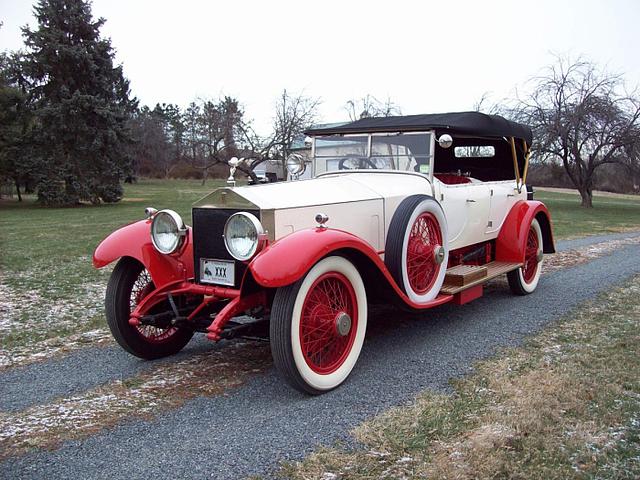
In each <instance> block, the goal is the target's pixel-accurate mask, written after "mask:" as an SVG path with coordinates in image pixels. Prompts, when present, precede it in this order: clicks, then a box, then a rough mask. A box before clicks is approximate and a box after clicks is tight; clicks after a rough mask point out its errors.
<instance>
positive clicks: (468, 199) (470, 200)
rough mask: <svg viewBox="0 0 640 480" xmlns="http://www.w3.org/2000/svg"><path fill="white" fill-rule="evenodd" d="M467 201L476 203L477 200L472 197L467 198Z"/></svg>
mask: <svg viewBox="0 0 640 480" xmlns="http://www.w3.org/2000/svg"><path fill="white" fill-rule="evenodd" d="M467 203H476V201H475V200H472V199H470V198H467Z"/></svg>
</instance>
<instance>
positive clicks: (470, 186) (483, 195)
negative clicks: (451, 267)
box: [439, 182, 490, 250]
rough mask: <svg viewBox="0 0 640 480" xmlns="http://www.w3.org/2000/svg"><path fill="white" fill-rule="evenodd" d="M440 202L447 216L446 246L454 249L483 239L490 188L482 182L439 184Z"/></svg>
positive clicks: (487, 216)
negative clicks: (447, 232) (447, 240)
mask: <svg viewBox="0 0 640 480" xmlns="http://www.w3.org/2000/svg"><path fill="white" fill-rule="evenodd" d="M439 193H440V195H439V197H440V198H439V200H440V204H441V205H442V208H443V210H444V213H445V217H446V218H447V226H448V229H449V234H448V239H449V248H450V249H451V250H454V249H456V248H460V247H463V246H466V245H471V244H474V243H478V242H481V241H483V240H484V239H485V229H486V226H487V221H488V218H489V210H490V196H489V194H490V189H489V187H488V186H487V185H485V184H484V183H481V182H479V183H465V184H460V185H446V184H443V183H440V192H439Z"/></svg>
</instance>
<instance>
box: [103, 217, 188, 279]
mask: <svg viewBox="0 0 640 480" xmlns="http://www.w3.org/2000/svg"><path fill="white" fill-rule="evenodd" d="M121 257H132V258H135V259H136V260H138V261H139V262H140V263H142V264H143V265H144V266H145V268H146V269H147V270H148V271H149V273H150V274H151V278H152V279H153V283H154V284H155V286H156V288H160V287H162V286H163V285H166V284H168V283H171V282H175V281H178V280H186V279H188V278H191V277H193V242H192V240H191V228H188V229H187V238H186V240H185V245H184V246H183V247H182V249H181V250H180V253H178V254H172V255H164V254H162V253H160V252H158V251H157V250H156V249H155V247H154V246H153V243H151V220H140V221H139V222H135V223H131V224H129V225H126V226H124V227H122V228H120V229H118V230H116V231H115V232H113V233H112V234H111V235H109V236H108V237H107V238H105V239H104V240H103V241H102V242H100V245H98V247H97V248H96V251H95V252H94V253H93V266H94V267H96V268H102V267H104V266H105V265H108V264H110V263H111V262H113V261H114V260H117V259H119V258H121Z"/></svg>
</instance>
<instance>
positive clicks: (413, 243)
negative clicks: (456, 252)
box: [384, 195, 449, 304]
mask: <svg viewBox="0 0 640 480" xmlns="http://www.w3.org/2000/svg"><path fill="white" fill-rule="evenodd" d="M448 257H449V249H448V246H447V222H446V219H445V218H444V212H443V211H442V208H441V207H440V205H439V204H438V202H436V201H435V200H434V199H433V198H432V197H429V196H428V195H412V196H410V197H407V198H405V199H404V200H403V201H402V202H401V203H400V205H398V208H397V209H396V211H395V213H394V214H393V217H392V219H391V223H390V224H389V231H388V232H387V241H386V245H385V253H384V262H385V264H386V266H387V268H388V269H389V273H391V276H392V277H393V279H394V280H395V281H396V283H397V284H398V286H399V287H400V288H401V289H402V291H404V293H405V294H406V295H407V297H408V298H409V300H411V301H412V302H415V303H417V304H424V303H426V302H429V301H431V300H433V299H434V298H436V297H437V296H438V293H439V291H440V287H441V286H442V283H443V282H444V276H445V273H446V269H447V260H448Z"/></svg>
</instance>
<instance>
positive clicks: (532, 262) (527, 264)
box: [522, 226, 540, 283]
mask: <svg viewBox="0 0 640 480" xmlns="http://www.w3.org/2000/svg"><path fill="white" fill-rule="evenodd" d="M539 248H540V244H539V243H538V234H537V233H536V230H535V229H534V228H533V226H532V227H531V228H529V235H527V247H526V250H525V254H524V265H523V267H522V277H523V278H524V281H525V282H526V283H531V281H532V280H533V278H534V277H535V276H536V271H537V270H538V250H539Z"/></svg>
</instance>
